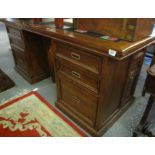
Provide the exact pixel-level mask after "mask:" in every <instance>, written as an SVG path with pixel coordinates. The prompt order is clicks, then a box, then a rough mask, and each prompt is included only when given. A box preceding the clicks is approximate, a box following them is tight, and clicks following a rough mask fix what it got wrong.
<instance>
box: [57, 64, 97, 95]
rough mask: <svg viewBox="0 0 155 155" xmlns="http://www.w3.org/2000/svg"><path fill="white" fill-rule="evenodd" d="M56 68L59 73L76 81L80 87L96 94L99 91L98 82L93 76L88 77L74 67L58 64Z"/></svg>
mask: <svg viewBox="0 0 155 155" xmlns="http://www.w3.org/2000/svg"><path fill="white" fill-rule="evenodd" d="M57 68H58V70H59V72H62V73H63V74H66V75H67V76H69V77H71V78H72V79H73V80H74V81H77V82H78V83H80V84H81V85H83V86H85V87H87V88H88V89H90V90H91V91H94V92H95V93H98V91H99V80H98V79H96V78H94V77H93V76H89V75H88V74H86V73H84V72H83V70H82V68H78V67H74V66H72V65H70V66H65V65H62V64H60V63H57Z"/></svg>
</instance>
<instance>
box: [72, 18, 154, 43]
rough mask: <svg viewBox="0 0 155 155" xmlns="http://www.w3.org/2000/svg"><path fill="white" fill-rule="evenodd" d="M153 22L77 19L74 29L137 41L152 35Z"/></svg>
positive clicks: (142, 19) (131, 19)
mask: <svg viewBox="0 0 155 155" xmlns="http://www.w3.org/2000/svg"><path fill="white" fill-rule="evenodd" d="M153 24H154V22H153V20H152V19H151V18H150V19H148V18H147V19H146V18H75V19H74V27H75V28H77V29H83V30H88V31H92V32H94V31H95V32H98V33H102V34H104V35H108V36H113V37H118V38H121V39H124V40H128V41H137V40H139V39H142V38H145V37H146V36H149V35H150V34H151V33H152V28H153Z"/></svg>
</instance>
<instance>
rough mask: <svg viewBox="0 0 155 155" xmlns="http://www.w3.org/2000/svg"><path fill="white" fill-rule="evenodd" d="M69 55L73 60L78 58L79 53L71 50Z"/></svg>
mask: <svg viewBox="0 0 155 155" xmlns="http://www.w3.org/2000/svg"><path fill="white" fill-rule="evenodd" d="M71 57H72V58H73V59H75V60H80V55H79V54H77V53H74V52H72V53H71Z"/></svg>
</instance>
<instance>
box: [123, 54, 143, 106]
mask: <svg viewBox="0 0 155 155" xmlns="http://www.w3.org/2000/svg"><path fill="white" fill-rule="evenodd" d="M143 59H144V52H143V51H141V52H139V53H137V54H135V55H133V56H132V57H131V60H130V64H129V69H128V73H127V77H126V83H125V86H124V91H123V95H122V99H121V107H122V106H124V105H125V104H126V103H127V102H128V101H129V100H130V99H131V98H132V97H133V94H134V91H135V88H136V85H137V81H138V77H139V73H140V70H141V66H142V64H143Z"/></svg>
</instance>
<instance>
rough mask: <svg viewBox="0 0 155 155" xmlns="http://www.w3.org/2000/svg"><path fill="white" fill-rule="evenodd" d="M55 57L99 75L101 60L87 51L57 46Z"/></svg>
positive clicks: (61, 45)
mask: <svg viewBox="0 0 155 155" xmlns="http://www.w3.org/2000/svg"><path fill="white" fill-rule="evenodd" d="M56 56H57V57H59V58H61V59H66V60H68V61H70V62H72V63H74V64H77V65H80V66H81V67H83V68H85V69H87V70H89V71H91V72H93V73H95V74H100V71H101V64H102V58H101V57H99V56H96V55H93V54H90V53H88V52H87V51H84V50H80V49H77V48H76V47H72V46H69V47H68V46H67V45H63V44H57V51H56Z"/></svg>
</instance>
